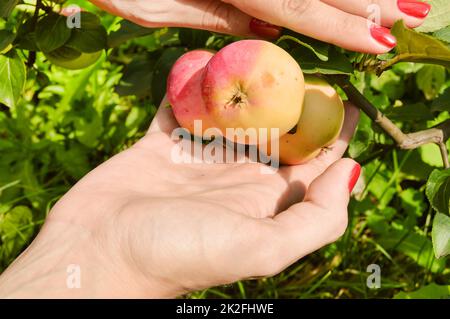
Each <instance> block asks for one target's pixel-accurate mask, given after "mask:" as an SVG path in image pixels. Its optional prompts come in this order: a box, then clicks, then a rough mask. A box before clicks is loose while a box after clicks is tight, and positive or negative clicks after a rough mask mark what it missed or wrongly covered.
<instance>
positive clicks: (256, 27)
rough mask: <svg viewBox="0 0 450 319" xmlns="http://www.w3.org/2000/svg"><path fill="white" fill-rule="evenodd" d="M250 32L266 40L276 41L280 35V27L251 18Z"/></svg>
mask: <svg viewBox="0 0 450 319" xmlns="http://www.w3.org/2000/svg"><path fill="white" fill-rule="evenodd" d="M249 27H250V31H252V32H253V33H254V34H256V35H257V36H260V37H262V38H268V39H276V38H278V37H279V36H280V34H281V27H279V26H276V25H273V24H270V23H268V22H266V21H262V20H259V19H256V18H253V19H252V20H251V21H250V25H249Z"/></svg>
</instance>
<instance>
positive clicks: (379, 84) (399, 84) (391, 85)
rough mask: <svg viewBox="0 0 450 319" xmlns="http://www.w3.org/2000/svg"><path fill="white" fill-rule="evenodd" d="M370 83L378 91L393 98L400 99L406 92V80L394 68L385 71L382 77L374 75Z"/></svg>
mask: <svg viewBox="0 0 450 319" xmlns="http://www.w3.org/2000/svg"><path fill="white" fill-rule="evenodd" d="M370 85H371V86H372V87H373V88H374V89H375V90H377V91H378V92H382V93H384V94H386V95H387V96H388V97H389V98H390V99H391V100H397V99H400V98H401V97H402V96H403V94H404V93H405V82H404V81H403V79H402V78H401V77H400V76H399V75H398V74H397V73H395V72H394V71H392V70H388V71H386V72H383V73H382V74H381V76H380V77H377V76H373V77H372V78H371V81H370Z"/></svg>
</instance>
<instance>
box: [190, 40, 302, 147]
mask: <svg viewBox="0 0 450 319" xmlns="http://www.w3.org/2000/svg"><path fill="white" fill-rule="evenodd" d="M304 92H305V84H304V78H303V72H302V70H301V69H300V66H299V65H298V63H297V62H296V61H295V60H294V58H292V57H291V55H290V54H289V53H287V52H286V51H285V50H283V49H282V48H280V47H279V46H277V45H275V44H273V43H270V42H267V41H262V40H242V41H237V42H234V43H232V44H230V45H228V46H226V47H224V48H223V49H221V50H220V51H219V52H217V53H216V54H215V55H214V57H212V58H211V60H210V61H209V62H208V64H207V65H206V68H205V71H204V78H203V82H202V95H203V99H204V102H205V105H206V111H207V113H208V114H209V116H210V119H211V120H212V121H213V122H214V123H215V124H216V125H217V128H218V129H219V130H220V131H221V132H222V133H223V134H226V133H225V132H226V129H227V128H232V129H241V130H240V131H239V132H238V131H235V133H234V134H235V135H234V136H233V137H232V138H230V137H229V136H225V137H227V138H229V139H230V140H232V141H234V142H243V141H245V143H246V144H260V143H262V142H264V143H266V142H267V141H270V139H272V138H279V137H280V136H282V135H284V134H286V133H287V132H289V131H290V130H291V129H292V128H293V127H294V126H295V125H296V124H297V122H298V119H299V118H300V114H301V113H302V105H303V98H304ZM192 98H193V99H194V98H195V99H197V98H196V97H192ZM249 129H250V130H252V129H253V132H255V131H256V134H259V135H258V140H257V141H254V140H250V139H249V137H248V135H249V134H248V132H249V131H248V130H249ZM260 129H267V130H268V132H267V134H265V136H262V135H264V131H260ZM271 129H275V130H278V134H277V135H276V136H274V137H271V136H272V135H271V132H270V131H271ZM260 132H262V133H263V134H260Z"/></svg>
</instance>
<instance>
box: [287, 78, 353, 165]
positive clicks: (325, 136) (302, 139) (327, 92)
mask: <svg viewBox="0 0 450 319" xmlns="http://www.w3.org/2000/svg"><path fill="white" fill-rule="evenodd" d="M305 88H306V91H305V100H304V104H303V112H302V115H301V116H300V120H299V121H298V124H297V130H296V132H295V133H293V134H289V133H288V134H286V135H284V136H282V137H281V138H280V143H279V147H280V152H279V153H280V163H281V164H285V165H297V164H301V163H304V162H307V161H309V160H311V159H313V158H315V157H316V156H317V155H319V153H320V152H321V150H322V149H324V148H326V147H328V146H330V145H331V144H333V143H334V142H335V141H336V140H337V139H338V137H339V134H340V133H341V130H342V126H343V124H344V114H345V110H344V104H343V103H342V100H341V98H340V96H339V94H338V93H337V92H336V90H335V89H334V88H333V87H332V86H331V85H330V84H328V83H327V82H326V81H325V80H323V79H321V78H318V77H315V76H306V77H305Z"/></svg>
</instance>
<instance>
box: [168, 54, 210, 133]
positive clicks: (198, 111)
mask: <svg viewBox="0 0 450 319" xmlns="http://www.w3.org/2000/svg"><path fill="white" fill-rule="evenodd" d="M213 56H214V53H213V52H211V51H207V50H195V51H190V52H188V53H185V54H184V55H182V56H181V57H180V58H179V59H178V60H177V61H176V62H175V64H174V66H173V67H172V69H171V71H170V73H169V77H168V79H167V99H168V100H169V103H170V105H171V107H172V110H173V113H174V115H175V118H176V119H177V122H178V124H180V126H181V127H183V128H185V129H187V130H188V131H189V132H190V133H192V134H195V133H197V132H194V121H196V120H197V121H201V124H202V133H204V132H205V130H206V129H208V128H212V127H214V123H213V122H212V121H211V120H210V117H209V114H208V113H207V111H206V106H205V103H204V101H203V97H202V87H201V85H202V80H203V73H204V70H205V66H206V65H207V63H208V62H209V61H210V60H211V58H212V57H213ZM197 135H198V134H197Z"/></svg>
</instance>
